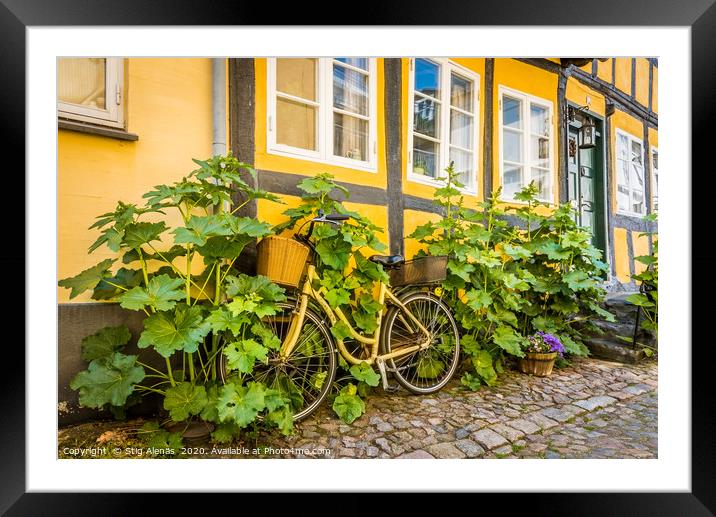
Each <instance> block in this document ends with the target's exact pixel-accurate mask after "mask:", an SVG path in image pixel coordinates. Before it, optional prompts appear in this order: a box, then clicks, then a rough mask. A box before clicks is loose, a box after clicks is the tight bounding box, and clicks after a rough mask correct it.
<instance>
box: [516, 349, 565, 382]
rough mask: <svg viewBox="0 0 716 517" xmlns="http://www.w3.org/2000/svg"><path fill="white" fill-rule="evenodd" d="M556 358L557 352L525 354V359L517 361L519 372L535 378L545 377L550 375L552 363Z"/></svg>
mask: <svg viewBox="0 0 716 517" xmlns="http://www.w3.org/2000/svg"><path fill="white" fill-rule="evenodd" d="M556 358H557V352H550V353H548V354H536V353H533V352H527V354H526V356H525V357H521V358H520V360H519V366H520V371H521V372H522V373H530V374H532V375H536V376H537V377H547V376H548V375H551V373H552V367H553V366H554V361H555V359H556Z"/></svg>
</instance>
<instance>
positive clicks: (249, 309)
mask: <svg viewBox="0 0 716 517" xmlns="http://www.w3.org/2000/svg"><path fill="white" fill-rule="evenodd" d="M284 292H285V291H284V289H283V288H281V287H279V286H277V285H276V284H274V283H273V282H271V280H269V279H268V278H266V277H265V276H260V275H259V276H255V277H250V276H248V275H244V274H241V275H239V276H238V277H234V276H227V287H226V294H227V295H228V296H229V297H233V300H232V301H231V302H230V303H229V304H228V305H227V307H228V308H229V310H230V311H231V313H232V314H233V315H234V316H238V315H240V314H242V313H246V314H255V315H256V316H258V317H259V318H262V317H264V316H271V315H274V314H276V312H277V311H278V305H277V302H282V301H284V300H286V295H285V294H284Z"/></svg>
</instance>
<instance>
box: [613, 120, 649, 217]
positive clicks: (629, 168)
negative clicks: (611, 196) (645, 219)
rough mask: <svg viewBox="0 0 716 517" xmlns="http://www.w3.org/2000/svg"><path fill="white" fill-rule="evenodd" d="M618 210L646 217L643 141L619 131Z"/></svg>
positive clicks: (617, 154) (617, 156) (617, 155)
mask: <svg viewBox="0 0 716 517" xmlns="http://www.w3.org/2000/svg"><path fill="white" fill-rule="evenodd" d="M616 133H617V153H616V158H617V210H618V211H619V212H622V213H624V214H627V215H644V214H645V213H646V203H645V201H644V145H643V143H642V141H641V140H639V139H638V138H635V137H633V136H632V135H630V134H629V133H625V132H624V131H622V130H620V129H617V131H616Z"/></svg>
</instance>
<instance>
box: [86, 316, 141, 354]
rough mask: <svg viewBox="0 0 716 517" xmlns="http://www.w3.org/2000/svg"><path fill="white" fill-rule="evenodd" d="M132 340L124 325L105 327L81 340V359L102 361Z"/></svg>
mask: <svg viewBox="0 0 716 517" xmlns="http://www.w3.org/2000/svg"><path fill="white" fill-rule="evenodd" d="M131 338H132V334H131V333H130V332H129V329H128V328H127V326H126V325H120V326H119V327H105V328H103V329H102V330H100V331H99V332H97V333H95V334H92V335H90V336H87V337H85V338H84V339H83V340H82V359H84V360H85V361H93V360H94V359H103V358H105V357H107V356H110V355H112V354H113V353H114V352H117V351H118V350H119V349H120V348H122V347H123V346H124V345H126V344H127V343H128V342H129V340H130V339H131Z"/></svg>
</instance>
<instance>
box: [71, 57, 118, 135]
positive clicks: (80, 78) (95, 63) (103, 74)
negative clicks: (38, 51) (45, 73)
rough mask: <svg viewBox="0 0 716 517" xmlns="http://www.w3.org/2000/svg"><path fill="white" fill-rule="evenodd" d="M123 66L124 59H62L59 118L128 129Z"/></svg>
mask: <svg viewBox="0 0 716 517" xmlns="http://www.w3.org/2000/svg"><path fill="white" fill-rule="evenodd" d="M123 67H124V63H123V60H122V59H120V58H100V57H92V58H58V59H57V115H58V117H60V118H65V119H72V120H78V121H82V122H90V123H93V124H101V125H105V126H112V127H120V128H121V127H124V109H123V105H122V103H123V98H124V96H123V77H124V73H123V70H124V68H123Z"/></svg>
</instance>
